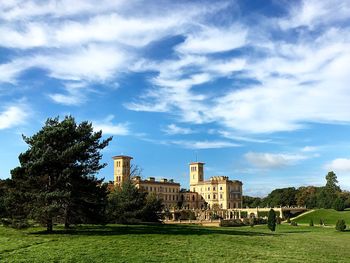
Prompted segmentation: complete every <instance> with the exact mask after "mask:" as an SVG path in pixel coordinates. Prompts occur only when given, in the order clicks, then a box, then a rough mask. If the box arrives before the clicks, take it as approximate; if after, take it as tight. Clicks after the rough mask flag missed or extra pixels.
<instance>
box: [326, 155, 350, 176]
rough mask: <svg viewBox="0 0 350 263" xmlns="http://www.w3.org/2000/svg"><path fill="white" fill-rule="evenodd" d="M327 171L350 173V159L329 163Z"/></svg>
mask: <svg viewBox="0 0 350 263" xmlns="http://www.w3.org/2000/svg"><path fill="white" fill-rule="evenodd" d="M324 167H325V169H327V170H329V171H334V172H336V173H337V172H345V173H350V159H346V158H338V159H334V160H332V161H331V162H329V163H327V164H326V165H325V166H324Z"/></svg>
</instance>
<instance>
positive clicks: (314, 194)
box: [243, 171, 350, 211]
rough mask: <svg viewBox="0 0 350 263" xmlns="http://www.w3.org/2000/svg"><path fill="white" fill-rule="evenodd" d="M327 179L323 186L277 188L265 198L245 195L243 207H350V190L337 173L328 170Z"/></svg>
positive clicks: (340, 208)
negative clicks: (339, 183)
mask: <svg viewBox="0 0 350 263" xmlns="http://www.w3.org/2000/svg"><path fill="white" fill-rule="evenodd" d="M325 179H326V185H325V186H321V187H316V186H303V187H299V188H295V187H287V188H281V189H275V190H273V191H272V192H271V193H269V194H268V195H267V196H266V197H264V198H260V197H251V196H244V197H243V207H278V206H299V207H306V208H308V209H313V208H326V209H329V208H333V209H335V210H337V211H343V210H344V209H345V208H350V192H348V191H343V190H341V189H340V187H339V185H338V180H337V176H336V174H335V173H334V172H333V171H331V172H328V174H327V175H326V177H325Z"/></svg>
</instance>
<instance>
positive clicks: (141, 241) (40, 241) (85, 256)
mask: <svg viewBox="0 0 350 263" xmlns="http://www.w3.org/2000/svg"><path fill="white" fill-rule="evenodd" d="M0 262H103V263H107V262H350V232H336V231H335V230H334V229H333V228H332V229H331V228H321V227H306V226H298V227H292V226H289V225H279V226H277V231H276V232H275V233H271V232H270V231H269V230H268V229H267V228H266V226H255V227H253V228H250V227H240V228H210V227H200V226H183V225H181V226H178V225H148V226H147V225H136V226H125V225H107V226H82V227H79V228H77V229H75V230H72V231H68V232H67V231H64V230H63V229H61V228H58V230H56V231H55V233H54V234H46V233H45V232H44V231H43V229H42V228H31V229H28V230H14V229H9V228H4V227H0Z"/></svg>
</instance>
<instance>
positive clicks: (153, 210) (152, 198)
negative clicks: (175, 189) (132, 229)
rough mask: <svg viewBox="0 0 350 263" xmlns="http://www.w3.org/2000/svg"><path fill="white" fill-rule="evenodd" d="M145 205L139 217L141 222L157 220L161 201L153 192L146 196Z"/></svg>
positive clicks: (161, 204)
mask: <svg viewBox="0 0 350 263" xmlns="http://www.w3.org/2000/svg"><path fill="white" fill-rule="evenodd" d="M145 201H146V202H145V205H144V207H143V208H142V210H141V219H142V221H143V222H159V221H160V219H161V211H162V209H163V203H162V200H161V199H158V198H157V196H156V194H155V193H150V194H148V195H147V196H146V200H145Z"/></svg>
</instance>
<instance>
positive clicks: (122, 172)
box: [112, 155, 132, 187]
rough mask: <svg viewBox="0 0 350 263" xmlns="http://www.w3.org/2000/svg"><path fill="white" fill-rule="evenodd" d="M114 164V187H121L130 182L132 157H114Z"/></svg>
mask: <svg viewBox="0 0 350 263" xmlns="http://www.w3.org/2000/svg"><path fill="white" fill-rule="evenodd" d="M112 159H113V162H114V185H116V186H119V187H120V186H121V185H122V184H123V182H125V181H127V180H130V160H131V159H132V157H130V156H125V155H119V156H114V157H112Z"/></svg>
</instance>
